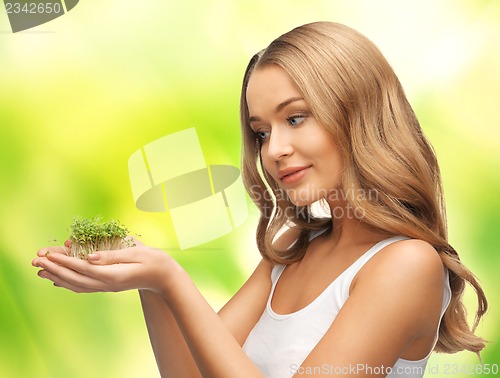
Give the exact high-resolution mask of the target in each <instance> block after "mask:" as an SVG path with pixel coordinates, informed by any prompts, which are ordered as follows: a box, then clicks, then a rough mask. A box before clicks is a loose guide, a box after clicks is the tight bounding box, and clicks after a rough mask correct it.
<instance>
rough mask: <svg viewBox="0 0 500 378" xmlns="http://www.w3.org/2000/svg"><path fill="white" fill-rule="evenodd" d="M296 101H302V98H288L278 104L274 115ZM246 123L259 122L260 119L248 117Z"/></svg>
mask: <svg viewBox="0 0 500 378" xmlns="http://www.w3.org/2000/svg"><path fill="white" fill-rule="evenodd" d="M296 101H304V98H303V97H291V98H289V99H288V100H285V101H283V102H282V103H280V104H278V106H276V109H275V110H274V111H275V112H276V113H278V112H279V111H281V110H282V109H283V108H285V107H287V106H288V105H290V104H291V103H293V102H296ZM248 121H249V122H250V123H251V122H254V121H260V118H259V117H250V118H249V119H248Z"/></svg>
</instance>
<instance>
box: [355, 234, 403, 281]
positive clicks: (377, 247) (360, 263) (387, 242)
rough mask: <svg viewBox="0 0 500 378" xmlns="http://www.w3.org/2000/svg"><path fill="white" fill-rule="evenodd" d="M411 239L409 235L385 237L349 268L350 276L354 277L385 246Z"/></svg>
mask: <svg viewBox="0 0 500 378" xmlns="http://www.w3.org/2000/svg"><path fill="white" fill-rule="evenodd" d="M407 239H410V238H409V237H407V236H393V237H391V238H389V239H384V240H382V241H379V242H378V243H377V244H375V245H374V246H373V247H371V248H370V249H369V250H368V251H366V252H365V253H364V254H363V255H362V256H361V257H360V258H359V259H357V260H356V261H355V262H354V263H353V264H352V265H351V266H350V267H349V268H348V269H349V273H350V274H349V276H350V278H353V277H354V276H355V275H356V274H357V273H358V272H359V271H360V270H361V268H362V267H363V266H364V265H365V264H366V263H367V262H368V261H369V260H370V259H371V258H372V257H373V256H375V255H376V254H377V253H378V252H380V251H381V250H382V249H383V248H384V247H387V246H388V245H390V244H392V243H395V242H397V241H401V240H407Z"/></svg>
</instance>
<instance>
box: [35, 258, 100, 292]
mask: <svg viewBox="0 0 500 378" xmlns="http://www.w3.org/2000/svg"><path fill="white" fill-rule="evenodd" d="M49 256H50V257H52V256H58V257H62V258H65V259H69V260H76V261H80V262H81V263H85V264H86V265H88V266H90V267H92V266H91V265H90V264H88V263H87V262H85V261H82V260H79V259H75V258H72V257H67V256H63V255H60V254H53V255H52V254H51V255H49ZM38 266H39V267H40V268H42V269H43V271H42V272H43V273H39V275H40V274H42V275H41V277H42V278H47V279H49V280H51V281H52V282H54V283H57V284H59V285H60V286H64V287H66V286H68V285H72V286H73V287H80V288H86V289H90V290H93V291H101V287H102V282H101V281H99V280H98V279H95V278H93V277H90V276H88V275H85V274H81V273H79V272H78V271H76V270H73V269H71V268H68V267H66V266H63V265H59V263H56V262H53V261H51V260H50V258H47V259H45V260H44V261H41V262H39V264H38ZM80 269H81V267H80ZM94 269H95V267H94Z"/></svg>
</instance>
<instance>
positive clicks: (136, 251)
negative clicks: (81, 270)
mask: <svg viewBox="0 0 500 378" xmlns="http://www.w3.org/2000/svg"><path fill="white" fill-rule="evenodd" d="M140 250H141V247H131V248H123V249H116V250H112V251H98V252H94V253H91V254H89V255H88V261H89V262H90V263H91V264H93V265H112V264H126V263H137V262H141V258H142V256H141V253H140Z"/></svg>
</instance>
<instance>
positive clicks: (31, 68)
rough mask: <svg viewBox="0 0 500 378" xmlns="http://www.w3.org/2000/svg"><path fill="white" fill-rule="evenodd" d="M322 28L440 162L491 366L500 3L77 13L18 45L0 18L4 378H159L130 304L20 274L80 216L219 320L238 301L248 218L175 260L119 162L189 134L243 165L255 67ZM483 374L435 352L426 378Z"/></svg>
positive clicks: (197, 0)
mask: <svg viewBox="0 0 500 378" xmlns="http://www.w3.org/2000/svg"><path fill="white" fill-rule="evenodd" d="M318 20H331V21H337V22H341V23H345V24H347V25H350V26H352V27H354V28H356V29H358V30H359V31H361V32H363V33H364V34H366V35H367V36H368V37H370V38H371V39H372V40H373V41H374V42H375V43H376V44H377V45H378V46H379V47H380V48H381V50H382V52H383V53H384V54H385V55H386V57H387V58H388V60H389V61H390V62H391V64H392V65H393V67H394V69H395V71H396V72H397V74H398V75H399V77H400V79H401V81H402V83H403V86H404V87H405V88H406V91H407V94H408V96H409V98H410V101H411V103H412V104H413V105H414V108H415V110H416V112H417V114H418V116H419V118H420V121H421V123H422V126H423V128H424V130H425V132H426V133H427V134H428V136H429V138H430V139H431V141H432V143H433V145H434V147H435V149H436V151H437V154H438V158H439V159H440V163H441V168H442V172H443V180H444V187H445V193H446V197H447V205H448V216H449V229H450V240H451V242H452V245H454V246H455V248H456V249H457V250H458V251H459V253H460V254H461V257H462V260H463V261H464V262H465V263H466V264H467V265H468V266H469V267H470V268H471V269H472V270H473V271H474V272H475V273H476V274H477V276H478V277H479V279H480V282H481V283H482V285H483V287H484V289H485V291H486V294H487V296H488V298H489V301H490V306H491V307H490V310H489V312H488V314H487V316H486V318H485V320H484V322H483V323H482V324H481V325H480V326H479V329H478V332H479V334H481V335H482V336H483V337H485V338H487V339H488V340H490V341H491V343H490V344H489V345H488V347H487V348H486V349H485V351H484V353H483V354H482V358H483V362H484V363H488V364H499V363H500V358H499V357H498V356H500V348H499V346H498V343H497V340H498V334H499V332H500V329H499V321H498V319H499V314H498V304H499V302H500V295H499V294H498V291H496V290H495V289H496V288H497V287H498V281H499V280H498V276H499V274H498V271H497V270H496V269H498V266H499V262H500V261H499V260H500V256H499V255H498V254H497V252H498V247H499V245H500V242H499V237H498V229H499V226H500V217H499V215H498V212H499V210H500V200H499V197H498V193H499V192H500V175H499V174H498V173H499V168H500V159H498V150H499V148H500V138H499V133H500V124H499V121H498V117H497V115H498V104H499V95H498V93H499V92H498V88H499V87H500V73H499V71H500V69H499V67H500V50H499V49H498V41H499V40H500V2H499V1H496V0H490V1H487V0H482V1H480V0H440V1H439V2H438V1H431V0H418V1H417V0H408V1H398V0H385V1H376V2H375V1H369V0H365V1H362V0H351V1H340V0H311V1H307V2H306V1H298V0H288V1H282V0H280V1H264V0H256V1H230V0H186V1H160V0H156V1H153V0H149V1H147V2H144V4H142V2H141V3H139V2H126V1H119V0H102V1H99V2H96V1H90V0H82V1H81V2H80V3H79V4H78V6H77V7H76V8H75V9H73V10H72V11H71V12H70V13H68V14H67V15H65V16H63V17H60V18H58V19H56V20H54V21H52V22H50V23H47V24H44V25H41V26H39V27H37V28H34V29H31V30H28V31H26V32H21V33H17V34H12V32H11V31H10V26H9V23H8V19H7V15H6V14H5V12H4V10H3V8H2V7H1V6H0V164H1V166H0V167H1V169H0V196H1V197H0V198H1V201H2V202H1V206H0V377H158V376H159V374H158V373H157V371H156V365H155V361H154V357H153V354H152V351H151V348H150V346H149V340H148V337H147V332H146V328H145V325H144V322H143V320H142V314H141V310H140V306H139V302H138V296H137V293H135V292H127V293H119V294H93V295H78V294H74V293H71V292H66V291H64V290H62V289H57V288H54V287H52V286H51V285H50V283H49V282H48V281H42V280H41V279H39V278H38V277H37V276H36V269H35V268H33V267H31V265H30V262H31V259H32V258H33V257H34V256H35V253H36V251H37V249H39V248H41V247H43V246H46V245H48V244H57V243H61V242H62V241H63V240H65V237H66V235H67V229H68V226H69V223H70V222H71V219H72V217H73V216H75V215H81V216H94V215H97V214H101V215H102V216H103V217H105V218H118V219H120V220H121V221H122V222H124V223H125V224H127V225H128V226H129V227H130V228H131V229H133V231H134V232H136V233H138V234H141V235H142V239H143V241H144V242H146V243H147V244H151V245H154V246H159V247H163V248H165V249H167V250H168V251H169V252H170V253H172V254H173V255H174V256H175V257H176V258H177V259H178V260H179V261H180V262H181V264H183V266H184V267H185V268H186V270H187V271H188V272H189V273H190V274H191V275H192V277H193V279H194V280H195V281H196V283H197V284H198V285H199V287H200V289H201V291H202V292H203V293H204V294H205V295H206V297H207V298H208V300H209V301H210V303H211V304H212V305H213V307H214V308H215V309H218V308H219V307H220V306H221V305H222V304H223V303H224V302H225V301H226V300H227V299H228V298H229V297H230V296H231V295H232V294H233V293H234V292H235V291H236V290H237V288H238V287H239V286H240V285H241V284H242V282H243V281H244V280H245V278H246V277H247V276H248V274H249V273H250V272H251V271H252V270H253V268H254V267H255V265H256V263H257V262H258V260H259V256H258V252H257V250H256V247H255V242H254V228H255V225H256V219H257V211H256V210H255V209H254V208H253V207H252V208H251V209H250V216H249V218H248V220H247V221H246V222H245V224H244V225H243V226H242V227H240V228H239V229H238V230H237V231H235V232H233V233H231V234H229V235H227V236H225V237H222V238H220V239H218V240H215V241H213V242H210V243H207V244H205V245H203V246H200V247H198V248H194V249H190V250H187V251H178V250H177V245H176V241H175V237H174V235H173V234H172V231H171V226H170V225H169V219H168V215H167V214H153V213H144V212H141V211H139V210H137V209H136V208H135V205H134V201H133V199H132V195H131V191H130V187H129V182H128V172H127V160H128V158H129V156H130V155H131V154H132V153H133V152H134V151H136V150H137V149H139V148H140V147H142V146H143V145H145V144H147V143H149V142H151V141H153V140H155V139H157V138H160V137H162V136H164V135H166V134H169V133H172V132H174V131H178V130H183V129H186V128H189V127H196V129H197V132H198V136H199V139H200V142H201V145H202V148H203V152H204V154H205V159H206V161H207V163H208V164H230V165H235V166H239V158H240V153H239V150H240V135H239V121H238V102H239V90H240V82H241V78H242V75H243V71H244V68H245V66H246V63H247V61H248V59H249V58H250V57H251V55H252V54H253V53H255V52H256V51H258V50H259V49H261V48H263V47H265V46H266V45H267V44H268V43H269V42H270V41H271V40H272V39H274V38H275V37H276V36H278V35H279V34H282V33H284V32H286V31H288V30H290V29H291V28H293V27H295V26H297V25H299V24H303V23H307V22H311V21H318ZM172 163H173V164H175V162H172ZM54 240H57V241H56V242H54ZM472 294H473V293H471V291H468V292H467V293H466V295H465V299H466V302H467V304H468V306H469V308H470V310H471V312H472V310H473V308H474V307H473V306H474V297H473V295H472ZM470 315H472V314H470ZM477 362H478V361H477V359H476V357H475V356H474V355H473V354H471V353H458V354H455V355H433V357H432V358H431V361H430V362H429V367H432V368H433V369H434V370H433V371H432V372H431V371H429V373H428V374H426V376H436V377H438V376H443V377H444V376H450V375H449V374H448V375H446V374H444V373H445V369H446V366H447V365H446V364H448V365H450V366H451V365H452V364H459V365H458V366H459V367H461V366H462V364H474V365H475V364H476V363H477ZM436 367H437V371H436ZM449 371H450V370H449ZM455 376H459V377H466V376H468V375H467V374H465V373H459V374H456V375H455Z"/></svg>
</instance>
